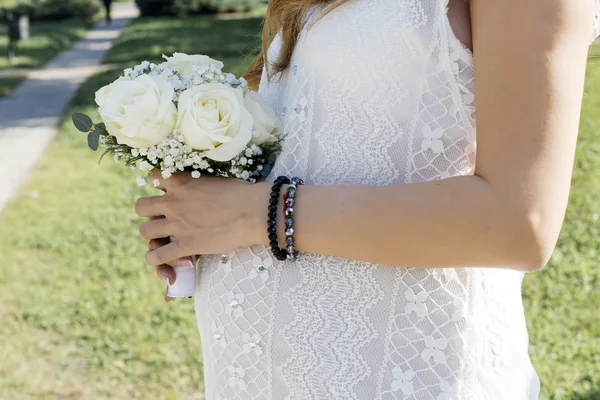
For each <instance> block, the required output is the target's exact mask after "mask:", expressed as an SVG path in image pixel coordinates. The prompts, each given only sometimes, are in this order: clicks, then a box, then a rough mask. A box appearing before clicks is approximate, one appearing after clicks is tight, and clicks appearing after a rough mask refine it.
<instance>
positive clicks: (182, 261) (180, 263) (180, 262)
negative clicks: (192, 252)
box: [177, 258, 194, 267]
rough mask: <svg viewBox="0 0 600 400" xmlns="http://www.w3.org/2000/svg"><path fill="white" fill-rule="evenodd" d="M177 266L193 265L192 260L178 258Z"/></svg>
mask: <svg viewBox="0 0 600 400" xmlns="http://www.w3.org/2000/svg"><path fill="white" fill-rule="evenodd" d="M177 266H178V267H193V266H194V264H192V261H191V260H190V259H189V258H180V259H179V260H177Z"/></svg>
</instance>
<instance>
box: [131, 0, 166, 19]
mask: <svg viewBox="0 0 600 400" xmlns="http://www.w3.org/2000/svg"><path fill="white" fill-rule="evenodd" d="M135 4H136V5H137V7H138V8H139V10H140V15H141V16H142V17H156V16H159V15H171V14H174V12H175V9H174V6H175V0H135Z"/></svg>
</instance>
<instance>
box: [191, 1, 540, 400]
mask: <svg viewBox="0 0 600 400" xmlns="http://www.w3.org/2000/svg"><path fill="white" fill-rule="evenodd" d="M447 6H448V1H447V0H442V1H438V0H401V1H400V0H369V1H364V0H350V1H348V2H346V3H344V4H343V5H342V6H340V7H339V8H337V9H336V10H335V11H333V12H331V13H329V14H327V15H326V16H325V17H323V18H321V19H316V18H318V14H317V13H316V12H315V13H314V14H310V16H309V18H308V20H307V23H306V26H305V29H304V30H303V31H302V32H301V34H300V37H299V40H298V43H297V46H296V49H295V51H294V55H293V57H292V60H291V64H290V68H288V69H287V70H286V71H284V72H283V73H282V74H281V75H280V76H278V77H276V79H274V80H272V81H271V82H269V81H268V80H267V78H266V75H263V79H262V82H261V87H260V92H261V94H262V95H263V96H264V97H265V98H266V99H267V102H268V103H269V105H270V106H271V107H273V109H274V110H275V111H276V113H278V114H279V115H280V117H281V118H282V126H283V133H284V135H285V142H284V145H283V151H282V153H281V155H280V157H279V158H278V160H277V162H276V164H275V166H274V168H273V171H272V173H271V175H270V177H269V178H268V180H269V181H272V180H274V178H275V177H276V176H278V175H288V176H292V175H295V176H301V177H303V178H305V181H306V182H307V183H308V184H312V185H325V184H343V183H347V184H366V185H392V184H408V183H415V182H421V181H431V180H436V179H444V178H447V177H451V176H459V175H468V174H472V173H473V170H474V166H475V152H476V140H475V139H476V135H475V112H474V111H475V110H474V72H473V59H472V55H471V54H470V52H469V51H468V50H467V49H465V48H464V46H462V45H461V44H460V42H459V41H458V39H456V36H454V33H453V32H452V29H451V27H450V23H449V21H448V17H447V14H446V12H447ZM279 44H280V42H279V38H276V39H275V41H274V42H273V46H272V47H271V49H270V52H273V53H271V54H273V56H274V55H275V54H276V52H277V51H278V46H279ZM393 211H394V210H390V212H393ZM440 267H443V266H440ZM521 278H522V274H520V273H517V272H514V271H508V270H497V271H496V270H485V269H478V268H468V269H444V268H438V269H418V268H407V267H402V266H385V265H377V264H369V263H364V262H358V261H350V260H343V259H339V258H335V257H327V256H321V255H316V254H303V255H302V257H301V258H299V260H298V262H297V263H289V262H278V261H276V260H273V259H272V257H271V256H270V254H269V253H268V249H266V248H264V247H261V246H255V247H252V248H250V249H242V250H238V251H235V252H233V253H231V254H229V255H227V257H226V258H225V259H221V257H220V256H206V257H202V260H201V267H200V271H199V282H198V293H197V297H196V312H197V318H198V325H199V329H200V332H201V337H202V346H203V354H204V364H205V385H206V398H207V400H215V399H221V400H226V399H227V400H231V399H244V400H272V399H284V400H320V399H328V400H342V399H343V400H346V399H355V400H372V399H382V400H383V399H385V400H388V399H389V400H391V399H412V400H425V399H427V400H429V399H436V400H449V399H461V400H474V399H477V400H480V399H494V400H513V399H515V398H519V399H528V400H533V399H535V398H536V393H537V392H536V390H535V382H536V381H537V378H536V376H535V372H534V371H533V369H532V367H531V364H530V362H529V358H528V356H527V333H526V328H525V321H524V317H523V310H522V305H521V298H520V288H521V286H520V285H521V281H520V279H521ZM532 387H533V388H534V389H530V388H532Z"/></svg>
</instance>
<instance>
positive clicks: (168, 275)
mask: <svg viewBox="0 0 600 400" xmlns="http://www.w3.org/2000/svg"><path fill="white" fill-rule="evenodd" d="M166 244H169V239H166V238H164V239H152V240H151V241H149V242H148V249H149V250H154V249H158V248H159V247H162V246H164V245H166ZM156 275H157V276H158V277H159V278H160V280H161V281H163V282H164V284H165V285H166V286H167V288H166V290H165V295H164V296H163V299H164V301H165V302H166V303H170V302H171V301H173V300H175V299H173V298H171V297H169V296H167V293H168V292H169V285H172V284H174V283H175V280H176V279H177V275H176V274H175V272H174V271H173V268H171V267H170V266H169V265H167V264H161V265H159V266H157V267H156Z"/></svg>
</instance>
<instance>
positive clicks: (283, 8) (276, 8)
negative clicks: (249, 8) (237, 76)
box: [244, 0, 347, 86]
mask: <svg viewBox="0 0 600 400" xmlns="http://www.w3.org/2000/svg"><path fill="white" fill-rule="evenodd" d="M346 1H347V0H271V1H270V3H269V7H268V8H267V15H266V17H265V21H264V24H263V30H262V46H261V50H260V53H259V55H258V56H257V57H256V59H255V60H254V61H253V62H252V64H251V65H250V67H249V68H248V70H247V71H246V73H245V74H244V76H245V77H246V79H247V80H248V82H249V83H250V85H252V86H257V85H258V83H259V82H260V78H261V76H262V72H263V68H264V67H265V66H266V68H267V73H268V76H269V77H272V76H273V75H275V74H277V73H279V72H282V71H283V70H285V69H286V68H287V67H288V66H289V65H290V60H291V58H292V54H293V52H294V48H295V47H296V40H297V38H298V34H299V33H300V31H301V30H302V27H303V24H304V19H305V18H306V13H307V11H308V10H309V9H310V7H311V6H313V5H326V4H331V7H329V8H328V9H327V12H330V11H332V10H333V9H335V8H336V7H338V6H340V5H341V4H342V3H345V2H346ZM278 33H280V34H281V49H280V52H279V57H278V58H277V59H275V60H269V59H268V58H267V50H268V49H269V46H270V45H271V42H272V41H273V38H274V37H275V36H276V35H277V34H278Z"/></svg>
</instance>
